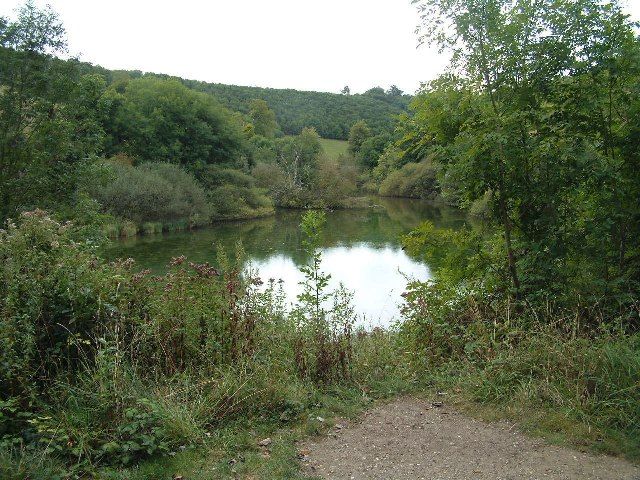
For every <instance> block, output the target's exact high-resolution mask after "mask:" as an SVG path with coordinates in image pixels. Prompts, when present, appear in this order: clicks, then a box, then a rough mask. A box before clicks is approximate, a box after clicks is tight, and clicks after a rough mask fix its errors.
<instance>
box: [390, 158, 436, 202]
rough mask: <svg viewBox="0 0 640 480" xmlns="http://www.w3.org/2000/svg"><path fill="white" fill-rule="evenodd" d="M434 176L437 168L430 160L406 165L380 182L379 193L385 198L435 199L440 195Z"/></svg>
mask: <svg viewBox="0 0 640 480" xmlns="http://www.w3.org/2000/svg"><path fill="white" fill-rule="evenodd" d="M436 175H437V168H436V166H435V165H434V164H433V163H432V162H431V160H423V161H422V162H420V163H407V164H406V165H404V166H403V167H402V168H401V169H400V170H394V171H392V172H391V173H390V174H389V175H388V176H387V177H386V178H385V179H384V180H383V181H382V183H381V184H380V190H379V193H380V195H382V196H385V197H409V198H428V199H435V198H437V197H438V196H439V194H440V193H439V187H438V181H437V177H436Z"/></svg>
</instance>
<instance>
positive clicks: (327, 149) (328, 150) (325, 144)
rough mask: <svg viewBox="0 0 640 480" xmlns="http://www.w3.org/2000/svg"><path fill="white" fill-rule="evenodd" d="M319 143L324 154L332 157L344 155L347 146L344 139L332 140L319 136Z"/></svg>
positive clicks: (347, 143)
mask: <svg viewBox="0 0 640 480" xmlns="http://www.w3.org/2000/svg"><path fill="white" fill-rule="evenodd" d="M320 144H321V145H322V150H323V151H324V153H325V155H327V156H328V157H329V158H332V159H334V158H338V156H340V155H346V154H347V147H348V146H349V142H347V141H346V140H334V139H332V138H321V139H320Z"/></svg>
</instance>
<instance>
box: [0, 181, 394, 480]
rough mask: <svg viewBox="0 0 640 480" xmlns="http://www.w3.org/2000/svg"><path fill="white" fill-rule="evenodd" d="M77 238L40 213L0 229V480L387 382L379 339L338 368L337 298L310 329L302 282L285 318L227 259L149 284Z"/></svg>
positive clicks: (298, 408) (75, 465)
mask: <svg viewBox="0 0 640 480" xmlns="http://www.w3.org/2000/svg"><path fill="white" fill-rule="evenodd" d="M220 188H224V187H220ZM310 232H311V230H310ZM314 232H315V230H314ZM312 233H313V232H312ZM81 234H82V230H76V229H75V227H74V226H73V225H71V224H61V223H59V222H56V221H55V220H53V219H51V218H50V217H48V216H47V215H46V214H45V213H44V212H40V211H36V212H31V213H26V214H24V215H23V216H22V217H21V218H20V219H19V220H18V222H16V223H15V224H13V223H10V224H9V225H8V228H7V230H5V231H0V473H1V474H2V475H3V478H4V477H7V478H21V477H16V475H18V474H24V475H27V476H29V477H30V478H57V476H58V475H59V477H60V478H67V477H66V476H65V475H68V474H73V475H77V476H86V475H87V474H88V473H90V472H93V473H95V469H96V468H100V467H101V466H104V465H128V464H134V463H137V462H139V461H141V460H143V459H145V458H147V457H150V456H157V455H164V454H168V453H174V452H176V450H178V449H179V447H181V446H183V447H187V446H188V447H195V446H198V445H201V444H203V443H204V442H205V441H206V440H207V439H208V438H209V437H211V436H212V433H215V432H216V430H217V429H218V428H219V427H220V426H222V425H224V424H225V422H229V421H230V420H232V419H239V418H243V419H247V418H250V417H261V418H263V419H264V418H273V419H275V421H276V422H278V423H282V422H283V421H293V420H296V419H297V418H298V417H299V416H300V415H301V414H302V413H303V412H304V411H305V410H306V409H310V408H314V405H316V404H317V400H314V398H317V396H318V392H320V391H321V389H322V388H324V385H325V384H327V383H332V384H337V383H342V382H344V383H346V384H347V385H349V384H350V382H351V381H352V378H355V379H357V381H360V382H361V381H366V379H373V378H375V379H376V381H377V382H381V381H383V376H382V372H383V371H386V372H389V368H391V367H386V368H383V367H382V365H383V363H384V362H390V359H389V358H388V357H386V356H385V359H382V358H379V359H378V358H376V357H375V352H377V351H384V352H387V353H386V354H385V355H388V352H389V348H387V347H384V346H380V344H381V343H384V342H385V341H386V340H385V337H375V338H374V337H371V338H370V339H368V338H366V335H363V336H362V337H361V339H360V340H359V341H360V342H361V344H362V345H365V344H366V345H367V350H366V352H365V351H364V350H363V354H362V355H360V356H358V358H360V359H361V361H362V362H367V366H365V367H362V368H358V367H357V366H354V365H353V358H354V352H353V339H352V336H351V328H352V327H351V326H352V322H353V318H354V317H353V311H352V308H351V307H350V304H349V299H350V297H349V295H348V293H346V291H344V290H343V291H341V292H339V293H338V294H335V295H331V294H328V295H323V298H327V299H329V300H331V299H333V307H332V308H330V309H327V310H324V307H322V311H323V312H324V313H323V314H322V317H319V316H317V315H316V316H313V315H314V314H313V312H318V311H319V310H317V309H316V308H315V307H317V306H318V305H316V304H314V303H313V302H314V301H313V298H312V297H313V295H312V294H311V293H310V292H311V290H312V289H314V288H316V287H317V285H316V284H315V283H314V282H315V279H317V276H316V275H313V274H312V270H309V269H307V270H306V271H307V272H308V273H309V274H310V275H311V276H309V275H308V276H307V279H308V284H307V286H308V288H307V290H306V291H307V294H308V295H306V296H305V297H304V298H301V305H300V306H299V307H298V308H297V309H296V312H297V313H296V314H291V315H289V314H287V313H286V312H285V309H284V295H283V294H282V292H278V291H277V290H276V286H275V282H271V283H270V284H269V285H268V286H267V288H266V289H265V290H264V291H258V287H259V286H260V284H261V282H260V280H259V279H257V278H256V277H255V276H252V275H250V274H248V273H243V272H242V265H243V264H244V262H243V257H242V253H241V251H239V252H238V255H237V256H236V258H235V259H233V260H229V259H228V258H227V257H226V255H225V254H224V252H221V253H220V256H219V258H218V261H217V265H218V267H217V268H213V267H212V266H210V265H208V264H194V263H190V262H188V261H187V260H186V259H185V258H184V257H178V258H174V259H173V260H172V261H171V263H170V265H169V266H168V271H167V273H166V274H164V275H160V276H157V275H150V272H148V271H136V269H135V264H134V263H133V261H131V260H127V261H117V262H113V263H110V264H105V263H104V262H103V261H102V260H100V259H99V258H97V257H96V256H95V255H94V254H93V246H92V244H90V243H88V242H86V241H83V240H82V236H81ZM317 235H318V233H317V232H316V233H314V238H315V239H316V240H317ZM310 245H311V246H310V247H309V248H310V249H309V253H310V254H311V255H312V257H313V259H314V260H313V262H312V264H313V266H311V264H310V265H307V267H308V268H310V269H313V268H318V267H319V260H318V259H319V257H316V256H315V254H316V253H317V250H316V249H315V247H313V245H317V244H316V243H313V244H310ZM315 260H318V261H315ZM320 287H321V288H322V286H320ZM318 326H322V328H317V327H318ZM301 347H304V348H302V349H301ZM309 355H312V357H309ZM304 358H307V360H306V361H302V360H303V359H304ZM301 361H302V363H301ZM389 364H390V365H391V364H393V365H397V364H398V362H397V361H396V362H390V363H389ZM305 365H306V366H309V367H310V369H308V368H307V367H306V366H305ZM381 369H382V370H381ZM352 372H354V374H355V377H352ZM309 380H313V381H314V382H310V381H309ZM257 399H259V401H257ZM36 457H37V458H38V461H37V462H33V463H30V464H27V463H26V462H25V459H29V458H36ZM6 472H11V473H6ZM15 472H18V473H15ZM65 472H66V473H65Z"/></svg>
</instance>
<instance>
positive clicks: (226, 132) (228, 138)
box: [105, 76, 247, 166]
mask: <svg viewBox="0 0 640 480" xmlns="http://www.w3.org/2000/svg"><path fill="white" fill-rule="evenodd" d="M109 103H110V104H112V105H115V106H114V108H112V109H111V112H112V113H111V114H112V115H113V117H112V118H108V119H106V120H105V125H106V128H107V131H108V133H109V135H110V138H111V139H112V142H111V143H112V145H111V146H110V151H109V152H108V153H109V154H111V155H113V154H116V153H119V151H124V152H125V153H127V154H129V155H132V156H134V157H136V158H137V159H138V160H140V161H152V162H158V161H163V162H169V163H178V164H182V165H190V166H198V165H204V164H212V163H217V164H233V163H236V162H241V160H242V159H241V157H242V156H243V155H245V154H246V150H247V146H246V137H245V134H244V132H243V126H242V125H241V123H240V120H239V119H238V118H237V117H234V116H233V114H231V112H229V111H228V110H227V109H226V108H224V107H223V106H222V105H220V104H219V103H218V102H217V101H216V100H215V99H214V98H213V97H212V96H211V95H206V94H204V93H200V92H195V91H193V90H190V89H188V88H187V87H185V86H184V85H182V84H181V83H180V82H178V81H177V80H164V79H160V78H154V77H152V76H150V77H144V78H139V79H135V80H131V81H129V82H128V83H127V84H126V87H125V90H124V92H123V93H122V94H120V93H117V92H115V91H113V90H111V91H110V93H109Z"/></svg>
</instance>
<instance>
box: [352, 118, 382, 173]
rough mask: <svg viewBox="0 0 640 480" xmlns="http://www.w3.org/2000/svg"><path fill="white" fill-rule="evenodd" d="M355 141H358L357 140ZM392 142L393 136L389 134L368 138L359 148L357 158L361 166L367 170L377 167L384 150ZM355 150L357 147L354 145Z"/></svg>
mask: <svg viewBox="0 0 640 480" xmlns="http://www.w3.org/2000/svg"><path fill="white" fill-rule="evenodd" d="M354 127H355V125H354ZM354 141H356V139H355V138H354ZM390 142H391V136H390V135H388V134H380V135H374V136H372V137H369V138H366V139H365V140H364V141H363V142H362V143H361V144H360V146H359V147H358V148H357V155H356V158H357V159H358V162H359V163H360V165H362V166H363V167H364V168H365V169H367V170H371V169H372V168H373V167H375V166H376V165H377V164H378V159H379V158H380V155H382V153H383V152H384V149H385V148H386V146H387V145H388V144H389V143H390ZM350 147H351V144H350ZM354 149H355V145H353V148H352V149H351V150H354Z"/></svg>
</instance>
